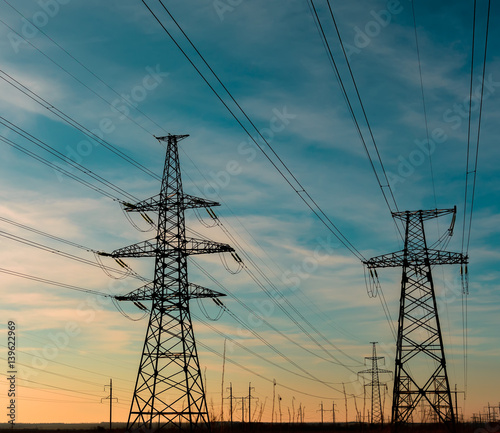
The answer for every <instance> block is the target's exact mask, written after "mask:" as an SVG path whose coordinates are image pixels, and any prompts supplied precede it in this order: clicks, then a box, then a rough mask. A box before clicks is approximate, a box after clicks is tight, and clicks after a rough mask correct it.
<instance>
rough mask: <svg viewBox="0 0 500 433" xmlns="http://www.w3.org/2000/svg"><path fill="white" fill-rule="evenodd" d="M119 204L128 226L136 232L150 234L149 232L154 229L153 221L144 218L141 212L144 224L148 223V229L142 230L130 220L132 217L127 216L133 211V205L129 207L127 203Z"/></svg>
mask: <svg viewBox="0 0 500 433" xmlns="http://www.w3.org/2000/svg"><path fill="white" fill-rule="evenodd" d="M120 204H121V208H122V212H123V215H125V218H126V219H127V221H128V222H129V223H130V225H131V226H132V227H134V228H135V229H136V230H137V231H140V232H142V233H146V232H150V231H151V230H153V229H155V228H156V226H155V224H154V222H153V220H151V218H149V216H147V218H149V221H148V220H147V219H146V218H145V217H144V215H145V214H143V213H142V212H141V216H142V217H143V218H144V219H145V220H146V222H147V223H148V225H149V227H148V228H147V229H142V228H141V227H139V226H138V225H137V224H136V223H135V222H134V220H133V219H132V217H131V216H130V215H129V212H131V211H132V210H134V207H135V206H133V205H130V204H129V203H124V202H120ZM131 206H133V207H131Z"/></svg>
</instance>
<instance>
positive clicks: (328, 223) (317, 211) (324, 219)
mask: <svg viewBox="0 0 500 433" xmlns="http://www.w3.org/2000/svg"><path fill="white" fill-rule="evenodd" d="M142 3H143V4H144V5H145V6H146V8H147V9H148V10H149V12H150V13H151V15H153V17H154V18H155V19H156V21H157V22H158V24H160V26H161V27H162V28H163V30H164V31H165V32H166V33H167V35H168V36H169V37H170V39H171V40H172V41H173V42H174V44H175V45H176V46H177V48H179V50H180V51H181V53H182V54H183V55H184V57H186V59H187V60H188V61H189V63H190V64H191V65H192V66H193V67H194V68H195V70H196V72H197V73H198V74H199V75H200V77H201V78H202V79H203V81H204V82H205V83H206V84H207V85H208V86H209V88H210V89H211V90H212V92H213V93H214V94H215V95H216V97H217V98H218V99H219V101H220V102H221V103H222V104H223V105H224V107H225V108H226V109H227V110H228V112H229V113H230V114H231V116H232V117H233V118H234V120H235V121H236V122H237V123H238V125H239V126H240V127H241V128H242V129H243V130H244V132H245V133H246V134H247V135H248V136H249V138H250V139H251V140H252V141H253V142H254V143H255V145H256V146H257V147H258V149H259V150H260V151H261V152H262V153H263V154H264V156H265V157H266V158H267V159H268V161H269V162H270V163H271V165H272V166H273V167H274V168H275V169H276V170H277V171H278V173H279V174H280V175H281V177H283V179H284V180H285V181H286V183H288V185H289V186H290V187H291V188H292V189H293V190H294V192H295V193H296V194H297V195H298V196H299V197H300V199H301V200H302V201H303V202H304V203H305V204H306V206H307V207H308V208H309V209H310V210H311V211H312V212H313V214H314V215H315V216H316V217H317V218H318V219H319V220H320V221H321V223H322V224H323V225H325V227H326V228H327V229H328V230H329V231H330V232H331V233H332V234H333V235H334V236H335V237H336V238H337V239H338V240H339V242H341V243H342V245H344V246H345V247H346V248H347V249H348V250H349V251H350V252H351V253H352V254H353V255H354V256H356V257H357V258H358V259H359V260H363V259H364V257H363V255H362V254H361V253H360V252H359V251H358V250H357V249H356V248H355V247H354V245H353V244H352V243H351V242H350V241H349V240H348V239H347V238H346V237H345V236H344V235H343V234H342V232H341V231H340V230H339V229H338V227H337V226H336V225H335V224H334V223H333V222H332V220H331V219H330V218H329V217H328V216H327V215H326V214H325V213H324V211H323V210H322V209H321V208H320V207H319V206H318V204H317V203H316V201H314V200H313V199H312V197H311V196H310V194H309V193H308V192H307V190H306V189H305V188H304V187H303V186H302V185H301V184H300V183H298V181H297V180H296V178H295V176H294V175H293V174H291V171H290V170H289V169H288V167H287V166H286V165H285V164H284V163H283V162H282V160H281V159H280V158H279V157H278V156H277V154H276V152H275V151H274V150H273V148H272V147H271V146H270V144H269V143H268V142H267V140H266V139H265V138H264V137H262V135H261V134H260V132H259V135H260V136H261V137H262V138H263V140H264V142H265V143H266V144H267V146H268V147H269V148H270V149H271V151H272V152H273V153H274V154H275V155H276V157H277V158H278V159H279V161H280V162H281V164H282V165H283V166H284V168H285V170H286V171H287V172H288V173H290V174H291V176H292V178H293V179H294V180H295V181H296V182H297V186H294V185H293V183H292V181H291V180H290V179H289V178H288V177H287V176H286V174H285V173H284V172H283V171H282V170H281V169H280V168H279V167H278V166H277V164H276V163H275V162H274V161H273V160H272V159H271V157H270V156H269V155H268V154H267V153H266V152H265V150H264V149H263V147H262V146H261V145H260V144H259V143H258V142H257V140H256V139H255V138H254V137H253V135H252V134H251V133H250V132H249V131H248V129H247V128H246V127H245V126H244V125H243V123H242V122H241V121H240V120H239V119H238V117H237V116H236V114H234V112H233V111H232V110H231V108H229V106H228V105H227V104H226V102H225V101H224V100H223V99H222V97H221V96H220V95H219V93H218V92H217V91H216V90H215V89H214V87H213V86H212V85H211V84H210V83H209V81H208V80H207V78H206V77H205V76H204V75H203V73H202V72H201V71H200V70H199V69H198V67H197V66H196V65H195V64H194V62H193V61H192V60H191V59H190V57H189V56H188V55H187V53H186V52H185V51H184V50H183V49H182V47H181V46H180V45H179V43H178V42H177V41H176V40H175V38H174V37H173V36H172V34H171V33H170V32H169V31H168V30H167V28H166V27H165V25H164V24H163V23H162V22H161V21H160V19H159V18H158V16H157V15H156V14H155V13H154V12H153V11H152V10H151V8H150V7H149V6H148V4H147V3H146V2H145V1H144V0H142ZM160 3H161V5H162V6H163V8H164V9H165V10H167V9H166V7H165V5H164V4H163V3H162V2H161V0H160ZM167 12H168V10H167ZM179 27H180V26H179ZM183 33H184V32H183ZM184 34H185V33H184ZM186 37H187V36H186ZM190 43H191V45H192V46H193V47H194V45H193V44H192V42H190ZM196 51H197V52H198V53H199V51H198V50H197V49H196ZM199 55H200V57H201V54H199ZM202 59H203V60H204V58H202ZM204 62H205V64H206V65H207V66H208V63H207V62H206V61H205V60H204ZM210 70H211V71H212V73H213V74H214V75H215V76H216V74H215V72H213V69H212V68H210ZM216 78H217V80H218V81H219V82H220V83H221V84H222V82H221V81H220V79H219V78H218V76H216ZM224 88H225V89H226V91H227V92H228V94H229V95H230V97H231V98H232V99H233V101H235V100H234V98H233V97H232V95H231V94H230V93H229V91H228V90H227V88H226V87H225V86H224ZM235 103H236V101H235ZM237 105H238V107H239V108H240V110H241V111H242V112H243V114H244V116H245V117H247V119H248V120H249V121H250V119H249V118H248V116H247V115H246V113H244V111H243V110H242V109H241V107H240V106H239V104H237ZM252 125H253V123H252ZM254 127H255V126H254ZM302 193H304V195H305V196H304V195H302ZM307 199H309V200H310V201H308V200H307Z"/></svg>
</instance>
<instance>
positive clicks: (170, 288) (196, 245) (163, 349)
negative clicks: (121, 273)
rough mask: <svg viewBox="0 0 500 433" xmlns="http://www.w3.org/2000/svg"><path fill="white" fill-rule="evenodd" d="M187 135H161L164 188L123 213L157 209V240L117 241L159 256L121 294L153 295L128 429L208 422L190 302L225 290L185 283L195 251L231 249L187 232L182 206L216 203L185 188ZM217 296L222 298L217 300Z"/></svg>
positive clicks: (133, 297)
mask: <svg viewBox="0 0 500 433" xmlns="http://www.w3.org/2000/svg"><path fill="white" fill-rule="evenodd" d="M185 137H187V135H168V136H167V137H157V139H158V140H159V141H166V142H167V152H166V157H165V165H164V171H163V178H162V184H161V190H160V194H159V195H156V196H154V197H151V198H149V199H146V200H144V201H141V202H139V203H135V204H130V203H124V209H125V211H126V212H140V213H141V214H144V213H145V212H151V211H152V212H157V213H158V225H157V233H156V236H155V237H154V238H153V239H150V240H148V241H144V242H140V243H137V244H134V245H130V246H128V247H124V248H120V249H117V250H115V251H113V252H112V253H110V254H106V253H101V255H107V256H111V257H114V258H120V257H154V258H155V275H154V279H153V281H152V282H151V283H148V284H146V285H145V286H143V287H140V288H139V289H136V290H134V291H132V292H130V293H129V294H127V295H125V296H116V299H117V300H119V301H125V300H128V301H132V302H134V303H136V304H137V305H138V306H142V307H143V309H146V308H145V307H144V306H143V305H142V304H141V303H140V301H151V303H152V305H151V313H150V318H149V324H148V328H147V332H146V338H145V341H144V346H143V350H142V356H141V362H140V365H139V371H138V374H137V380H136V384H135V390H134V395H133V398H132V404H131V407H130V414H129V418H128V423H127V430H128V431H132V430H134V431H135V430H137V429H141V430H143V429H145V430H151V429H155V430H157V429H158V430H161V429H164V428H169V427H174V428H178V429H182V428H183V427H186V426H187V427H188V428H189V430H193V429H195V428H198V427H205V428H207V429H210V420H209V416H208V410H207V402H206V396H205V388H204V386H203V380H202V374H201V370H200V364H199V361H198V353H197V350H196V343H195V338H194V332H193V325H192V323H191V313H190V308H189V303H190V302H189V301H190V300H191V299H193V298H213V299H215V298H217V297H219V296H224V294H222V293H218V292H215V291H213V290H210V289H207V288H205V287H201V286H198V285H196V284H193V283H189V282H188V273H187V258H188V256H190V255H194V254H206V253H221V252H233V251H234V249H233V248H231V247H230V246H229V245H226V244H221V243H217V242H212V241H210V240H206V239H196V238H189V237H186V226H185V217H184V211H185V210H186V209H194V208H209V207H212V206H218V205H219V203H216V202H213V201H209V200H205V199H202V198H198V197H193V196H190V195H188V194H185V193H184V192H183V188H182V180H181V170H180V163H179V151H178V143H179V141H181V140H182V139H184V138H185ZM218 302H219V303H220V301H218Z"/></svg>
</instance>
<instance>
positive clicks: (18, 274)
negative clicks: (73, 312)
mask: <svg viewBox="0 0 500 433" xmlns="http://www.w3.org/2000/svg"><path fill="white" fill-rule="evenodd" d="M0 272H2V273H3V274H7V275H12V276H14V277H19V278H24V279H27V280H32V281H37V282H39V283H44V284H48V285H51V286H56V287H62V288H63V289H68V290H74V291H77V292H83V293H88V294H90V295H96V296H103V297H105V298H112V297H113V295H110V294H109V293H104V292H98V291H97V290H91V289H84V288H83V287H78V286H73V285H71V284H65V283H61V282H59V281H52V280H48V279H46V278H41V277H37V276H35V275H29V274H24V273H22V272H17V271H13V270H10V269H5V268H0Z"/></svg>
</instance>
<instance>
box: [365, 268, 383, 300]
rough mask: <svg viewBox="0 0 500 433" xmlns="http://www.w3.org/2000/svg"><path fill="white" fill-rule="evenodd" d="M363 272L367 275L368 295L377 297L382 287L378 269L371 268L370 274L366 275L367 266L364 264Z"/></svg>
mask: <svg viewBox="0 0 500 433" xmlns="http://www.w3.org/2000/svg"><path fill="white" fill-rule="evenodd" d="M363 274H364V276H365V285H366V292H367V293H368V297H370V298H376V297H377V295H378V292H379V289H380V281H379V279H378V274H377V270H376V269H371V268H370V269H369V276H368V277H367V275H366V266H363Z"/></svg>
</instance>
